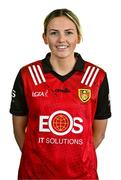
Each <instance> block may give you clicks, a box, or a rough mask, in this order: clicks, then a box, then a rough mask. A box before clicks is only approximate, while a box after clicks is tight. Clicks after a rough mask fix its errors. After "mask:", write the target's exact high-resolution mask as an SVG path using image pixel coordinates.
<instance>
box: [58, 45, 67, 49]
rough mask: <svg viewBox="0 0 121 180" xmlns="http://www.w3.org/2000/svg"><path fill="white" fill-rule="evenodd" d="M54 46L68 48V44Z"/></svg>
mask: <svg viewBox="0 0 121 180" xmlns="http://www.w3.org/2000/svg"><path fill="white" fill-rule="evenodd" d="M56 48H57V49H66V48H68V45H57V46H56Z"/></svg>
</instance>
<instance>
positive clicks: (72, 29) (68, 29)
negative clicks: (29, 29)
mask: <svg viewBox="0 0 121 180" xmlns="http://www.w3.org/2000/svg"><path fill="white" fill-rule="evenodd" d="M74 30H75V29H65V30H64V31H74ZM49 31H59V30H58V29H49Z"/></svg>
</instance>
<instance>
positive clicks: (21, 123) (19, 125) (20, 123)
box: [13, 115, 27, 151]
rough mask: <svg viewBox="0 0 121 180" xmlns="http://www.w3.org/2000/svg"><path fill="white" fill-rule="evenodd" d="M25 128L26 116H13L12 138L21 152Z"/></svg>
mask: <svg viewBox="0 0 121 180" xmlns="http://www.w3.org/2000/svg"><path fill="white" fill-rule="evenodd" d="M26 126H27V116H15V115H13V131H14V136H15V139H16V142H17V144H18V146H19V148H20V150H21V151H22V148H23V144H24V139H25V130H26Z"/></svg>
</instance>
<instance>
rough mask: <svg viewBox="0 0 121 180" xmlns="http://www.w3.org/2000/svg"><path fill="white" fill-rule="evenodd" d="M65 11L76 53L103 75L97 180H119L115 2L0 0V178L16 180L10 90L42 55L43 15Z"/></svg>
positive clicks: (120, 57)
mask: <svg viewBox="0 0 121 180" xmlns="http://www.w3.org/2000/svg"><path fill="white" fill-rule="evenodd" d="M56 8H68V9H70V10H72V11H73V12H74V13H75V14H76V15H77V16H78V17H79V19H80V23H81V25H82V31H83V42H81V43H80V44H79V45H78V46H77V48H76V51H78V52H79V53H80V54H81V55H82V57H83V59H85V60H87V61H90V62H92V63H94V64H97V65H98V66H100V67H102V68H103V69H104V70H105V71H106V72H107V74H108V80H109V85H110V99H111V109H112V118H111V119H109V122H108V127H107V131H106V136H105V139H104V141H103V143H102V144H101V145H100V146H99V148H98V149H97V157H98V174H99V177H100V180H114V179H116V180H117V179H121V173H120V162H121V155H120V154H121V153H120V152H121V141H120V137H121V131H120V129H121V120H120V106H121V105H120V100H121V94H120V91H121V80H120V79H121V70H120V69H121V66H120V61H121V50H120V49H121V47H120V44H121V20H120V17H121V11H120V0H98V1H97V0H91V1H90V0H71V1H70V0H61V1H57V0H51V1H50V0H44V1H43V2H42V1H41V0H21V1H17V0H11V1H9V0H4V1H0V85H1V86H0V179H2V180H16V179H17V172H18V167H19V161H20V156H21V153H20V150H19V148H18V146H17V144H16V142H15V139H14V136H13V129H12V120H11V115H10V114H9V108H10V101H11V90H12V87H13V83H14V80H15V77H16V75H17V73H18V71H19V69H20V68H21V67H22V66H24V65H26V64H28V63H30V62H33V61H36V60H38V59H42V58H43V57H45V54H46V53H47V52H48V50H49V49H48V47H47V46H46V45H44V42H43V39H42V33H43V21H44V18H45V16H46V15H47V14H48V13H49V12H50V11H52V10H54V9H56Z"/></svg>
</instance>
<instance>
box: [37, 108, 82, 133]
mask: <svg viewBox="0 0 121 180" xmlns="http://www.w3.org/2000/svg"><path fill="white" fill-rule="evenodd" d="M82 123H83V120H82V119H81V118H80V117H74V118H72V116H71V115H70V114H69V113H68V112H66V111H63V110H59V111H56V112H54V113H52V114H51V115H50V116H46V115H44V116H40V119H39V131H40V132H52V133H53V134H56V135H58V136H63V135H66V134H68V133H69V132H70V131H71V132H72V133H74V134H79V133H82V132H83V125H82Z"/></svg>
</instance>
